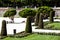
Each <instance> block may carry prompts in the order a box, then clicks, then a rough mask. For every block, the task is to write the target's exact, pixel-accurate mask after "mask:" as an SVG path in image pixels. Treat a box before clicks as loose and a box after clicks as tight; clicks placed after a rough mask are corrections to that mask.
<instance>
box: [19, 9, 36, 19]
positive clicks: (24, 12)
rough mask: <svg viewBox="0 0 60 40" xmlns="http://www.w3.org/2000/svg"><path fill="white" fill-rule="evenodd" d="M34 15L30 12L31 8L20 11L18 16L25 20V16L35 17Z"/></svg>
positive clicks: (33, 12) (34, 12)
mask: <svg viewBox="0 0 60 40" xmlns="http://www.w3.org/2000/svg"><path fill="white" fill-rule="evenodd" d="M35 15H36V11H35V10H32V9H31V8H26V9H24V10H22V11H20V12H19V16H21V17H24V18H26V17H27V16H33V17H34V16H35Z"/></svg>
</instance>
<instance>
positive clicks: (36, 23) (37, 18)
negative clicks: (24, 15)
mask: <svg viewBox="0 0 60 40" xmlns="http://www.w3.org/2000/svg"><path fill="white" fill-rule="evenodd" d="M38 23H39V13H37V14H36V16H35V25H36V26H38Z"/></svg>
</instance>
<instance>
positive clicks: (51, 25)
mask: <svg viewBox="0 0 60 40" xmlns="http://www.w3.org/2000/svg"><path fill="white" fill-rule="evenodd" d="M45 28H47V29H56V30H60V22H54V23H49V24H48V25H46V26H45Z"/></svg>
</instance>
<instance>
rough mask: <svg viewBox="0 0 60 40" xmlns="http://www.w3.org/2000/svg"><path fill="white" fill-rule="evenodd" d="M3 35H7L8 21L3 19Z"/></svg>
mask: <svg viewBox="0 0 60 40" xmlns="http://www.w3.org/2000/svg"><path fill="white" fill-rule="evenodd" d="M1 36H7V29H6V21H5V20H3V21H2V28H1Z"/></svg>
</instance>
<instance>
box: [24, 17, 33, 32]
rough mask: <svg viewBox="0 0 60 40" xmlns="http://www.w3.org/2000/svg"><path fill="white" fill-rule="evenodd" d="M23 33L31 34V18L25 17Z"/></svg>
mask: <svg viewBox="0 0 60 40" xmlns="http://www.w3.org/2000/svg"><path fill="white" fill-rule="evenodd" d="M25 32H26V33H32V26H31V16H28V17H27V21H26V29H25Z"/></svg>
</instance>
